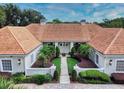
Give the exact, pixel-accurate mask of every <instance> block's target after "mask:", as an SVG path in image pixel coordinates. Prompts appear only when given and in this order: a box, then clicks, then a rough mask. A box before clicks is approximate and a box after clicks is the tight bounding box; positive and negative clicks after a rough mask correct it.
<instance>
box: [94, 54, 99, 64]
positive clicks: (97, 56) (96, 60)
mask: <svg viewBox="0 0 124 93" xmlns="http://www.w3.org/2000/svg"><path fill="white" fill-rule="evenodd" d="M95 62H96V64H99V55H98V54H96V56H95Z"/></svg>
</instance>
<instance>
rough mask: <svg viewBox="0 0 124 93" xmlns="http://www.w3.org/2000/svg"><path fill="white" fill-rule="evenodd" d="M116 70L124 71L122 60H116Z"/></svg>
mask: <svg viewBox="0 0 124 93" xmlns="http://www.w3.org/2000/svg"><path fill="white" fill-rule="evenodd" d="M116 71H124V60H118V61H117V64H116Z"/></svg>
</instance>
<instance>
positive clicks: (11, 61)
mask: <svg viewBox="0 0 124 93" xmlns="http://www.w3.org/2000/svg"><path fill="white" fill-rule="evenodd" d="M2 60H10V62H11V70H4V69H3V62H2ZM0 61H1V64H0V65H1V71H2V72H12V71H13V65H12V59H11V58H3V59H1V60H0Z"/></svg>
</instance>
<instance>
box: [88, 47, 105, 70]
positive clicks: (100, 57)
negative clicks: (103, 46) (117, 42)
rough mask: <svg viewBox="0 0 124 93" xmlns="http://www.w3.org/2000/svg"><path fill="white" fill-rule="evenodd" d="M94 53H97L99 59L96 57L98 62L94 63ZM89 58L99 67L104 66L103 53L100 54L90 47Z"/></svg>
mask: <svg viewBox="0 0 124 93" xmlns="http://www.w3.org/2000/svg"><path fill="white" fill-rule="evenodd" d="M96 54H97V55H98V57H99V59H98V64H97V63H96ZM89 58H90V59H91V60H92V61H93V62H94V63H95V64H96V65H97V66H98V67H100V68H104V66H105V63H104V61H105V58H104V55H102V54H101V53H99V52H98V51H96V50H94V49H92V50H91V53H90V55H89Z"/></svg>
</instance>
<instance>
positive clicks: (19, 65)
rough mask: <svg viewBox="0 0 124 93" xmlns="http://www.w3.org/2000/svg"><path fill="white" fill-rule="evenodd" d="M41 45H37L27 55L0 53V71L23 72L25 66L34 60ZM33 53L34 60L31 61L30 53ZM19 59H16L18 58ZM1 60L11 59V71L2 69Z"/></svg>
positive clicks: (28, 65)
mask: <svg viewBox="0 0 124 93" xmlns="http://www.w3.org/2000/svg"><path fill="white" fill-rule="evenodd" d="M41 47H42V45H40V46H38V47H37V48H36V49H34V50H33V51H32V52H31V53H29V54H27V55H0V71H1V72H11V73H12V74H14V73H17V72H25V68H28V67H30V66H31V65H32V63H34V62H35V61H36V56H37V53H38V52H39V49H40V48H41ZM32 54H33V55H34V62H31V55H32ZM19 59H20V60H21V61H18V60H19ZM2 60H11V64H12V71H3V67H2Z"/></svg>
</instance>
